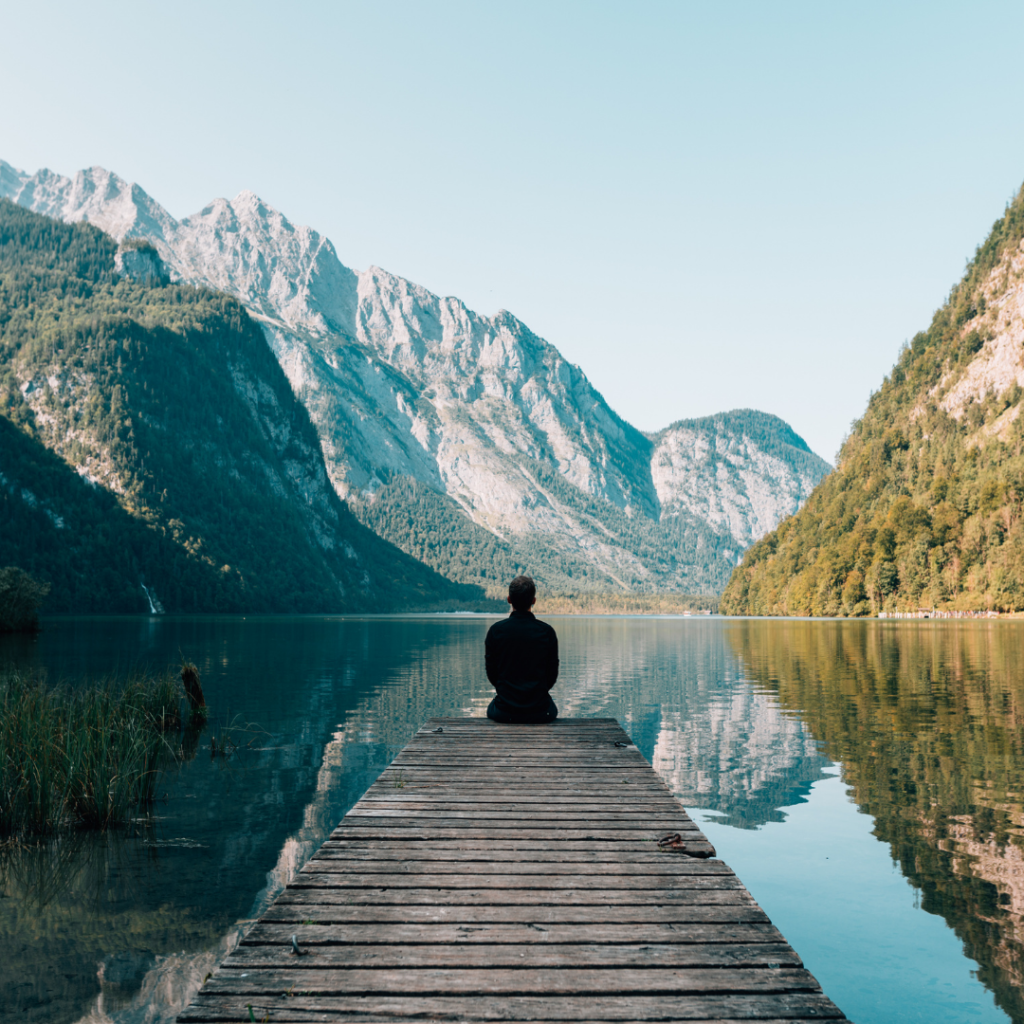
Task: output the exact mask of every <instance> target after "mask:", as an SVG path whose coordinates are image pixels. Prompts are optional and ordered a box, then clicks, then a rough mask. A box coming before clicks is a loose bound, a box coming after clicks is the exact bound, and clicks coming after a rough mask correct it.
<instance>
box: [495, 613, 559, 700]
mask: <svg viewBox="0 0 1024 1024" xmlns="http://www.w3.org/2000/svg"><path fill="white" fill-rule="evenodd" d="M484 664H485V666H486V669H487V678H488V679H489V680H490V681H491V684H492V685H493V686H494V689H495V690H497V692H498V699H499V701H500V702H501V703H502V704H505V705H506V706H507V707H509V708H511V709H513V710H515V711H528V710H530V711H532V710H536V709H537V708H541V707H544V706H546V705H547V701H548V691H549V690H550V689H551V687H552V686H554V685H555V680H556V679H557V678H558V637H557V636H556V635H555V631H554V630H553V629H552V628H551V627H550V626H549V625H548V624H547V623H546V622H541V621H540V620H539V619H537V618H536V617H535V616H534V614H533V612H531V611H518V610H516V609H514V610H513V611H512V614H511V615H509V617H508V618H507V619H502V620H501V621H500V622H496V623H494V625H493V626H491V628H490V629H489V630H488V631H487V640H486V641H485V643H484Z"/></svg>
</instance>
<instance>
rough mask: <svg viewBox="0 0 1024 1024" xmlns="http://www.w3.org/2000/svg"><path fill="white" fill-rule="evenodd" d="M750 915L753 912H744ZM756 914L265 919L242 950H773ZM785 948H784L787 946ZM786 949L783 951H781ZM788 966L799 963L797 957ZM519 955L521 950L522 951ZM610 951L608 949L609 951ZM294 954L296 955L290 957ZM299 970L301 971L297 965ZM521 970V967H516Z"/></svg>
mask: <svg viewBox="0 0 1024 1024" xmlns="http://www.w3.org/2000/svg"><path fill="white" fill-rule="evenodd" d="M744 909H745V910H748V911H749V910H750V909H751V908H744ZM753 909H756V910H757V912H758V914H759V919H758V920H755V921H749V922H746V923H743V922H728V923H714V924H709V923H707V922H691V923H688V924H681V923H672V924H650V923H644V924H636V923H634V924H621V923H616V924H608V923H604V924H545V925H538V924H537V923H534V922H530V923H529V924H525V923H524V924H470V923H466V922H463V923H459V922H450V923H445V924H408V923H399V922H396V923H386V922H373V923H369V924H353V923H345V924H324V923H319V924H312V925H311V924H306V923H305V922H303V923H302V924H299V925H287V926H285V925H283V924H276V923H270V922H267V921H266V919H262V920H261V921H260V922H259V923H257V924H255V925H253V927H252V928H251V929H250V930H249V932H248V933H247V934H246V936H245V938H244V940H243V942H242V946H254V945H255V946H263V945H273V944H279V945H282V946H288V947H289V949H290V948H291V946H290V943H291V937H292V935H295V936H297V938H298V941H299V944H300V946H301V948H302V949H305V948H306V947H307V946H338V945H357V946H366V945H396V944H397V945H408V944H412V945H416V946H417V947H418V946H422V945H445V946H449V945H452V944H456V945H457V944H467V943H468V944H469V945H485V946H501V947H502V948H504V947H505V946H509V947H512V946H523V945H538V944H539V945H542V946H551V945H559V946H562V945H565V946H569V945H576V946H581V945H582V946H587V947H591V946H601V947H605V946H612V945H614V946H628V945H636V944H637V943H651V944H653V945H679V944H682V945H690V946H693V945H698V946H704V945H744V946H753V945H757V946H759V947H760V946H763V945H771V946H772V947H773V948H775V947H777V946H779V943H782V942H783V940H782V937H781V936H780V935H779V933H778V932H777V931H776V930H775V928H774V927H773V926H772V925H771V924H769V923H768V919H767V917H766V916H765V914H764V911H762V910H760V908H753ZM783 945H784V944H783ZM779 948H782V947H779ZM785 948H786V949H787V950H789V952H790V953H791V954H792V958H791V959H790V960H788V961H787V962H788V963H791V964H797V965H798V964H799V961H798V960H797V958H796V954H795V953H793V951H792V950H791V949H790V948H789V947H788V946H785ZM519 951H520V952H522V951H523V950H522V949H520V950H519ZM605 952H609V950H605ZM292 955H293V954H292ZM776 959H777V957H769V961H773V960H776ZM297 966H302V965H301V964H300V965H297ZM513 966H519V965H513Z"/></svg>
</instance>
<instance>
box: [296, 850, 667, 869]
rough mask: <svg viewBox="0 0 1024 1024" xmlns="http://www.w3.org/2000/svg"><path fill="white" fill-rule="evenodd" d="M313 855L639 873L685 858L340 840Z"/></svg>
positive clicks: (351, 859) (365, 860)
mask: <svg viewBox="0 0 1024 1024" xmlns="http://www.w3.org/2000/svg"><path fill="white" fill-rule="evenodd" d="M394 845H398V844H394ZM315 856H316V860H334V861H345V862H348V863H352V864H363V865H365V864H368V863H369V864H383V863H391V862H393V861H397V862H401V863H405V864H438V865H440V864H448V865H452V866H453V867H454V866H455V865H457V864H460V863H469V864H480V865H484V864H492V865H494V868H493V870H495V871H498V870H503V869H509V870H511V871H513V872H514V871H516V870H518V868H517V867H516V866H517V865H531V870H532V869H533V867H536V869H537V870H544V869H545V868H550V869H551V870H553V871H560V870H566V871H568V870H578V869H579V868H580V867H581V866H584V867H585V866H586V865H602V866H601V867H600V868H599V869H596V870H598V871H601V872H603V871H605V870H608V871H613V870H622V871H623V872H624V873H625V874H639V873H640V871H641V870H643V871H657V870H658V869H659V868H664V869H666V870H673V871H674V870H676V866H677V865H678V864H679V863H681V862H682V861H684V860H685V859H686V858H685V857H681V856H680V855H679V854H678V853H626V854H612V853H590V852H586V851H580V852H578V853H571V852H562V851H561V850H541V851H525V850H524V851H519V852H517V851H514V850H494V851H491V850H409V851H398V850H387V851H384V850H353V849H351V848H350V846H348V845H346V844H343V843H324V845H323V846H321V847H320V849H319V850H318V851H317V853H316V855H315ZM634 869H635V870H634ZM364 870H365V869H364ZM467 870H469V869H467ZM473 870H477V869H476V868H474V869H473ZM590 873H591V874H593V873H594V872H593V871H591V872H590Z"/></svg>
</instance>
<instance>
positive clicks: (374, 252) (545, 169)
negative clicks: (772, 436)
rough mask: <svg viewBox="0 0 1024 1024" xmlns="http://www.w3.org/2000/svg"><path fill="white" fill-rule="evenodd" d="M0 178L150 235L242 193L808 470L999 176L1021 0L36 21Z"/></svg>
mask: <svg viewBox="0 0 1024 1024" xmlns="http://www.w3.org/2000/svg"><path fill="white" fill-rule="evenodd" d="M0 34H2V40H3V46H2V49H3V58H2V60H0V96H2V103H0V157H2V158H4V159H6V160H8V161H9V162H11V163H13V164H15V165H16V166H19V167H21V168H24V169H27V170H30V171H34V170H36V169H37V168H38V167H42V166H45V167H50V168H51V169H53V170H55V171H59V172H62V173H65V174H70V173H73V172H74V171H76V170H77V169H79V168H81V167H85V166H89V165H92V164H101V165H103V166H105V167H108V168H110V169H112V170H115V171H117V173H119V174H120V175H121V176H122V177H125V178H128V179H130V180H133V181H137V182H138V183H139V184H140V185H142V187H143V188H145V189H146V190H147V191H148V192H149V193H150V194H152V195H153V196H154V197H155V198H156V199H157V200H159V201H160V202H161V203H163V205H164V206H166V207H167V208H168V209H169V210H170V212H171V213H172V214H174V215H175V216H179V217H181V216H185V215H187V214H189V213H192V212H195V211H196V210H198V209H200V208H201V207H202V206H203V205H204V204H205V203H207V202H208V201H209V200H210V199H211V198H213V197H214V196H229V197H230V196H234V195H235V194H237V193H238V192H239V191H241V190H242V189H245V188H251V189H253V190H254V191H256V192H257V193H259V194H260V195H261V196H262V197H263V198H264V199H265V200H266V201H267V202H269V203H270V204H272V205H273V206H276V207H278V208H279V209H280V210H282V211H283V212H284V213H286V214H287V215H288V216H289V217H290V218H291V219H292V220H293V221H296V222H298V223H307V224H311V225H312V226H313V227H315V228H317V229H318V230H320V231H322V232H324V233H325V234H327V235H328V236H329V237H330V238H331V239H332V240H333V242H334V243H335V245H336V247H337V249H338V252H339V255H340V256H341V258H342V260H343V261H344V262H346V263H347V264H348V265H350V266H353V267H356V268H360V269H362V268H365V267H367V266H369V265H370V264H377V265H378V266H382V267H385V268H386V269H388V270H390V271H393V272H395V273H398V274H401V275H403V276H405V277H409V278H411V279H413V280H414V281H417V282H419V283H420V284H423V285H425V286H427V287H428V288H431V289H432V290H434V291H437V292H440V293H442V294H446V295H457V296H459V297H460V298H462V299H463V300H465V301H466V302H467V303H468V304H469V305H470V306H471V307H472V308H474V309H477V310H478V311H480V312H482V313H493V312H494V311H496V310H497V309H499V308H505V309H509V310H511V311H512V312H513V313H515V314H516V315H517V316H519V317H520V318H521V319H523V320H524V321H525V322H526V323H527V324H528V325H529V326H530V327H531V328H532V329H533V330H534V331H536V332H537V333H538V334H541V335H543V336H544V337H546V338H547V339H548V340H549V341H551V342H553V343H554V344H555V345H557V346H558V347H559V348H560V349H561V351H562V352H563V353H564V354H565V356H566V357H567V358H569V359H570V360H572V361H573V362H576V363H579V364H580V365H581V366H582V367H583V368H584V370H585V371H586V372H587V374H588V375H589V376H590V378H591V380H592V381H593V382H594V384H595V385H596V386H597V387H598V388H599V389H600V390H601V391H602V392H603V393H604V395H605V397H606V398H607V399H608V400H609V402H610V403H611V404H612V405H613V406H614V408H615V409H616V410H618V411H619V412H620V413H621V414H622V415H623V416H625V417H626V418H627V419H628V420H630V421H631V422H632V423H634V424H635V425H637V426H638V427H641V428H643V429H647V430H653V429H658V428H660V427H663V426H665V425H667V424H668V423H670V422H671V421H673V420H676V419H680V418H683V417H690V416H699V415H705V414H709V413H713V412H717V411H720V410H723V409H729V408H734V407H740V406H751V407H754V408H758V409H764V410H767V411H769V412H773V413H776V414H778V415H779V416H781V417H783V418H784V419H786V420H788V421H789V422H790V423H791V424H792V425H793V427H794V428H795V429H796V430H797V431H798V432H799V433H801V434H802V435H803V436H804V437H805V438H806V439H807V441H808V442H809V443H810V445H811V446H812V448H814V449H815V450H816V451H817V452H818V453H819V454H821V455H823V456H825V457H826V458H829V459H831V458H832V457H833V456H834V454H835V452H836V449H837V448H838V445H839V442H840V440H841V439H842V437H843V435H844V433H845V432H846V430H847V429H848V427H849V424H850V421H851V420H852V419H854V418H855V417H857V416H859V415H860V414H861V413H862V412H863V410H864V406H865V403H866V401H867V398H868V395H869V394H870V392H871V391H872V390H873V389H874V388H876V387H877V386H878V385H879V383H880V382H881V379H882V377H883V375H884V374H885V373H886V372H887V370H888V369H889V367H890V366H891V365H892V363H893V361H894V360H895V358H896V356H897V353H898V351H899V347H900V345H901V344H902V342H903V341H904V340H905V339H907V338H909V337H911V336H913V334H914V333H915V332H916V331H918V330H920V329H922V328H924V327H926V326H927V324H928V321H929V319H930V317H931V314H932V312H933V311H934V310H935V308H936V307H937V306H939V305H940V304H941V303H942V301H943V299H944V297H945V295H946V294H947V292H948V290H949V288H950V286H951V285H952V284H953V283H954V281H955V280H956V279H957V278H958V277H959V276H960V274H961V273H962V271H963V268H964V264H965V260H966V259H967V258H968V257H969V256H970V255H971V254H972V253H973V251H974V248H975V246H976V245H977V244H978V243H979V242H980V241H981V240H982V239H983V237H984V236H985V234H986V232H987V231H988V229H989V227H990V226H991V224H992V221H993V220H995V219H996V217H997V216H999V215H1000V213H1001V212H1002V210H1003V208H1004V206H1005V204H1006V202H1007V200H1008V199H1009V198H1010V197H1011V195H1012V194H1013V193H1014V192H1015V191H1016V190H1017V188H1018V187H1019V186H1020V184H1021V182H1022V181H1024V130H1022V129H1024V124H1022V121H1024V59H1022V56H1021V41H1022V40H1024V5H1022V4H1020V3H985V2H977V0H975V2H971V3H966V2H965V3H958V4H944V3H937V2H929V3H909V2H908V3H892V2H891V0H890V2H885V3H872V2H858V3H852V2H851V3H827V2H813V3H784V2H764V0H758V2H753V3H700V4H698V3H683V2H677V3H662V2H648V3H644V2H637V3H625V2H615V3H604V2H598V0H588V2H581V3H577V2H558V0H545V2H540V3H533V2H509V0H505V2H500V3H499V2H485V0H480V2H472V3H470V2H431V0H417V2H387V0H383V2H373V3H371V2H365V3H341V2H333V3H320V4H314V3H301V2H291V3H288V4H284V3H275V4H267V3H259V2H246V3H244V4H242V3H207V2H204V3H192V2H181V0H176V2H175V3H170V4H167V3H162V4H157V3H152V2H139V0H136V2H134V3H110V2H103V0H100V2H96V3H91V4H82V3H80V2H75V3H46V2H40V3H37V4H20V5H13V4H11V5H7V7H6V8H5V10H4V14H3V19H2V22H0Z"/></svg>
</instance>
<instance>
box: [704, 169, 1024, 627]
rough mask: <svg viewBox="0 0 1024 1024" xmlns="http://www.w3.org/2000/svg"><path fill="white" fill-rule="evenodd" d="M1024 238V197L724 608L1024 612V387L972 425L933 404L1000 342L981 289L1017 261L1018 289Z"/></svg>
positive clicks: (739, 578) (992, 400) (971, 412)
mask: <svg viewBox="0 0 1024 1024" xmlns="http://www.w3.org/2000/svg"><path fill="white" fill-rule="evenodd" d="M1022 238H1024V189H1022V191H1021V192H1020V193H1019V194H1018V196H1017V197H1016V199H1015V200H1014V201H1013V203H1011V204H1010V206H1009V207H1008V208H1007V211H1006V214H1005V216H1004V217H1002V218H1001V219H1000V220H999V221H997V222H996V224H995V225H994V227H993V229H992V232H991V234H990V235H989V238H988V239H987V240H986V241H985V243H984V245H982V246H981V247H979V249H978V251H977V253H976V254H975V258H974V260H973V261H972V262H971V264H970V265H969V266H968V268H967V272H966V273H965V275H964V278H963V280H962V281H961V282H960V283H959V284H958V285H957V286H956V287H955V288H954V289H953V290H952V292H951V293H950V297H949V300H948V301H947V302H946V304H945V305H944V306H943V307H942V308H941V309H940V310H939V311H938V312H937V313H936V314H935V316H934V318H933V320H932V323H931V326H930V327H929V329H928V330H927V331H925V332H922V333H920V334H918V335H917V336H916V337H915V338H914V339H913V340H912V341H911V342H910V344H908V345H906V346H905V347H904V349H903V351H902V352H901V354H900V359H899V361H898V363H897V364H896V366H895V367H894V368H893V371H892V373H891V374H890V375H889V377H887V378H886V380H885V381H884V382H883V384H882V387H881V388H880V389H879V390H878V391H877V392H875V394H873V395H872V396H871V399H870V401H869V403H868V408H867V411H866V412H865V414H864V416H863V418H862V419H860V420H859V421H857V422H856V423H855V424H854V425H853V428H852V431H851V434H850V437H849V438H848V439H847V441H846V442H845V444H844V446H843V449H842V451H841V453H840V460H839V466H838V468H837V469H836V471H835V472H834V473H833V474H832V475H831V476H829V477H827V478H826V479H825V480H824V481H823V482H822V483H821V484H819V486H818V487H817V489H816V490H815V491H814V493H813V494H812V495H811V497H810V499H809V500H808V501H807V503H806V505H805V506H804V507H803V508H802V509H801V510H800V511H799V512H798V513H797V514H796V515H795V516H793V517H791V518H789V519H787V520H786V521H784V522H783V523H781V524H780V525H779V527H778V528H777V529H776V530H775V531H773V532H772V533H771V534H769V535H768V536H766V537H765V538H763V539H762V540H761V541H759V542H758V543H757V544H755V545H753V546H752V547H751V548H750V549H749V550H748V551H747V553H746V556H745V557H744V559H743V563H742V565H741V566H740V567H739V568H737V569H736V571H735V572H734V573H733V576H732V578H731V580H730V581H729V585H728V587H727V588H726V590H725V593H724V594H723V597H722V603H721V608H722V611H723V612H725V613H727V614H754V615H864V614H873V613H877V612H879V611H883V610H886V611H908V610H916V609H917V608H919V607H923V608H932V607H936V608H946V609H961V610H984V609H996V610H1004V611H1010V610H1017V609H1022V608H1024V518H1022V516H1021V506H1022V502H1024V485H1022V484H1021V481H1022V480H1024V429H1022V427H1024V417H1019V416H1018V418H1016V419H1012V416H1014V415H1016V413H1015V412H1010V413H1007V410H1011V409H1012V408H1014V407H1016V409H1017V410H1019V409H1020V402H1021V389H1020V388H1019V387H1017V386H1016V385H1014V386H1013V387H1011V388H1009V389H1008V390H1006V391H1004V392H1002V393H1001V394H995V393H993V392H990V393H989V394H988V395H987V396H986V397H985V398H984V399H983V400H981V401H977V402H973V403H971V404H970V405H968V407H967V409H966V410H965V414H964V415H963V417H962V418H961V419H956V418H954V417H953V416H951V415H948V414H947V413H946V412H945V411H944V410H943V409H942V408H941V407H940V406H939V405H938V404H937V402H936V400H935V398H934V397H933V392H934V389H935V388H936V386H937V385H939V384H940V381H944V382H945V384H948V383H949V381H950V380H952V379H955V376H956V375H957V374H958V373H960V372H962V370H961V369H960V368H961V367H963V366H965V365H966V362H967V361H968V360H969V359H971V358H972V357H973V356H974V355H975V354H976V353H977V352H978V351H979V349H980V348H981V346H982V345H983V344H984V342H985V341H986V340H987V339H988V337H990V335H991V323H992V317H991V316H990V317H986V316H985V312H986V309H987V308H988V306H989V303H988V302H987V300H986V295H985V289H984V288H983V285H984V284H985V282H986V280H989V279H990V277H992V276H993V271H995V270H997V269H998V268H1001V267H1004V266H1005V267H1006V268H1007V270H1006V272H1005V274H1004V275H1003V277H1002V278H1000V275H999V274H996V275H994V281H995V283H994V285H991V287H994V288H995V289H996V291H997V292H998V291H1000V290H1002V289H1004V288H1007V287H1009V274H1010V270H1009V261H1010V258H1011V257H1012V256H1013V254H1014V253H1016V251H1017V250H1018V249H1019V247H1020V243H1021V240H1022ZM1004 413H1007V415H1006V416H1005V417H1004V418H1003V419H1002V420H1000V423H999V424H997V425H996V424H995V421H996V420H997V419H998V418H999V417H1000V416H1003V414H1004ZM985 427H988V428H990V429H988V430H983V429H982V428H985Z"/></svg>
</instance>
